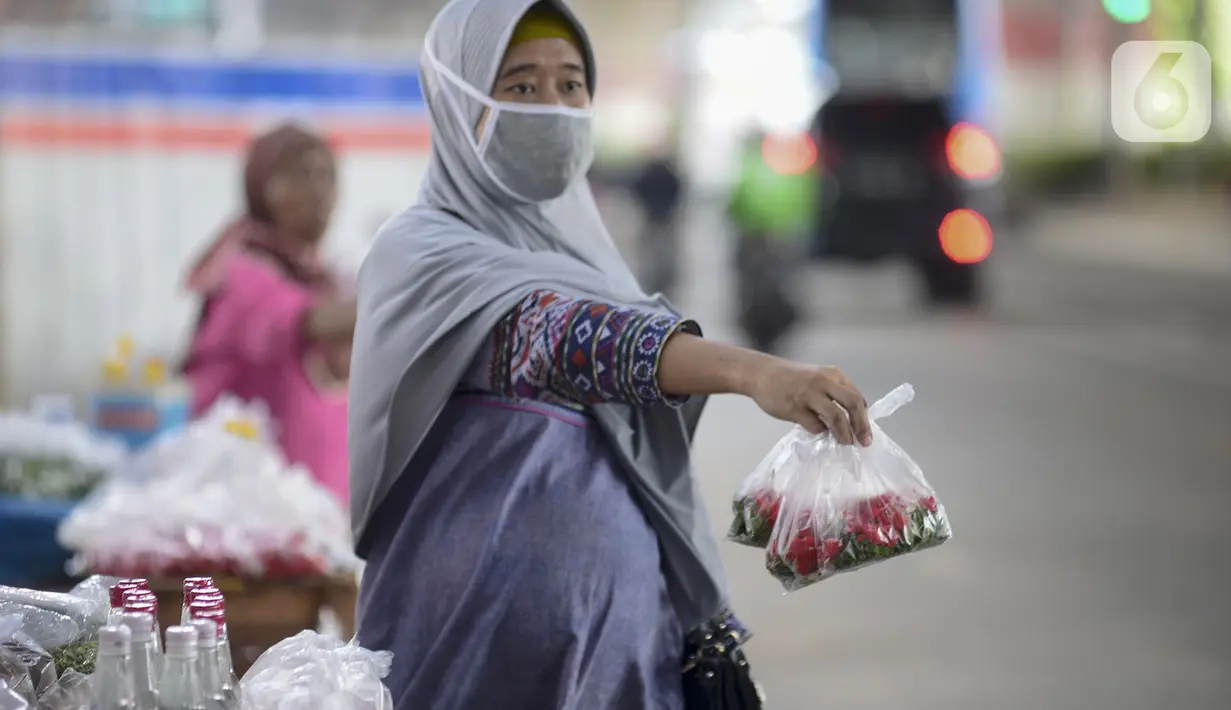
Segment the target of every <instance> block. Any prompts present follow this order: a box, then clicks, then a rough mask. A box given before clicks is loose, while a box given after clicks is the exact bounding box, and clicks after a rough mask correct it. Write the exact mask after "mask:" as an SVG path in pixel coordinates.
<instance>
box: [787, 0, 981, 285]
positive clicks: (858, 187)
mask: <svg viewBox="0 0 1231 710" xmlns="http://www.w3.org/2000/svg"><path fill="white" fill-rule="evenodd" d="M964 4H965V3H963V2H961V1H960V0H878V1H876V2H872V1H869V0H828V2H827V3H825V4H824V13H823V15H824V17H823V20H822V21H823V25H822V30H823V31H824V33H825V40H824V46H825V47H826V48H827V55H828V56H827V60H828V63H829V65H830V68H831V69H832V71H833V73H834V75H835V78H836V86H837V88H836V90H835V91H834V93H833V94H832V95H831V96H830V97H829V98H828V100H827V101H825V102H824V104H823V105H822V106H821V107H820V108H819V109H818V111H817V113H816V116H815V118H814V120H813V123H812V127H811V130H810V137H811V140H812V141H813V142H814V144H815V146H816V153H817V156H818V166H819V169H818V170H817V174H818V176H819V177H818V181H817V190H818V192H817V193H816V194H817V199H816V201H815V207H816V210H817V215H816V221H815V224H816V228H815V231H814V239H813V243H812V253H813V256H814V257H816V258H819V259H827V260H838V259H841V260H853V261H864V262H871V261H876V260H880V259H884V258H890V257H905V258H907V259H909V260H910V261H911V262H912V263H914V264H915V265H916V266H917V268H918V270H919V272H920V274H921V276H922V282H923V285H924V293H925V295H926V298H927V300H928V301H929V302H931V303H974V302H976V301H977V300H978V299H979V296H980V288H979V272H980V267H981V264H982V263H983V262H984V261H985V260H986V259H987V257H988V256H989V255H990V253H991V247H992V227H991V224H990V222H989V220H988V217H987V214H988V213H989V212H990V211H993V210H994V209H996V207H997V205H998V203H999V202H1000V200H1001V197H1000V194H999V190H1000V187H999V177H1000V172H1001V156H1000V150H999V147H998V146H997V144H996V142H995V140H994V139H993V138H992V137H991V136H990V135H989V134H988V133H987V132H986V131H985V130H984V129H983V128H981V127H979V126H977V125H975V124H974V123H972V122H969V121H965V120H962V118H961V117H960V116H958V115H957V113H958V111H957V110H956V109H955V103H956V102H955V101H954V100H953V94H954V92H955V89H954V86H955V85H956V82H955V75H956V72H957V69H958V63H959V61H960V56H961V54H960V52H959V51H958V50H959V47H958V45H959V39H960V33H961V32H962V31H964V30H963V29H962V28H963V27H964V25H962V23H960V22H959V20H960V17H959V15H960V13H961V7H962V6H963V5H964Z"/></svg>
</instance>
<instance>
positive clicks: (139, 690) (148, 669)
mask: <svg viewBox="0 0 1231 710" xmlns="http://www.w3.org/2000/svg"><path fill="white" fill-rule="evenodd" d="M120 624H122V625H123V626H125V627H127V628H128V631H129V632H130V634H131V638H132V646H131V648H132V672H133V692H134V695H133V700H134V703H133V710H158V679H159V678H160V677H161V675H162V673H161V671H162V663H161V660H162V659H161V658H160V656H159V653H158V651H157V650H156V649H155V647H154V625H155V621H154V617H152V616H150V615H149V614H146V613H144V612H140V611H126V612H124V613H123V614H121V615H120Z"/></svg>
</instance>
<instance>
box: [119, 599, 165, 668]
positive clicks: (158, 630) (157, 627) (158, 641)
mask: <svg viewBox="0 0 1231 710" xmlns="http://www.w3.org/2000/svg"><path fill="white" fill-rule="evenodd" d="M124 611H125V612H133V611H135V612H140V613H142V614H149V615H150V617H151V618H152V619H153V620H154V650H155V651H157V652H158V656H159V658H161V657H162V625H161V624H159V623H158V600H157V599H154V600H149V599H144V598H143V599H140V600H137V601H132V602H129V603H127V604H125V605H124Z"/></svg>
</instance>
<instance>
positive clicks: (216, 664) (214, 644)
mask: <svg viewBox="0 0 1231 710" xmlns="http://www.w3.org/2000/svg"><path fill="white" fill-rule="evenodd" d="M191 626H192V627H193V628H194V629H196V630H197V656H198V658H197V675H198V676H200V678H201V693H202V694H203V695H204V696H205V705H206V707H207V708H209V710H234V708H236V707H238V703H237V702H236V698H235V694H234V693H233V692H228V690H227V688H226V686H225V684H224V683H223V682H222V662H221V661H220V660H219V658H218V625H217V624H215V623H214V621H213V620H212V619H195V620H193V621H192V623H191Z"/></svg>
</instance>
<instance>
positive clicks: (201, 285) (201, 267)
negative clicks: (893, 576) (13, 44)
mask: <svg viewBox="0 0 1231 710" xmlns="http://www.w3.org/2000/svg"><path fill="white" fill-rule="evenodd" d="M312 149H321V150H325V151H329V152H331V153H332V150H331V148H330V147H329V144H328V143H327V142H326V141H325V139H324V138H322V137H320V136H319V135H317V134H315V133H313V132H311V131H309V130H307V129H305V128H301V127H299V126H296V125H294V124H289V123H288V124H283V125H281V126H279V127H277V128H275V129H273V130H272V131H269V132H268V133H265V134H263V135H261V136H259V137H257V138H256V139H255V140H253V141H252V144H251V145H250V146H249V148H248V158H247V161H246V162H245V164H244V197H245V201H246V203H247V211H246V212H245V214H244V215H243V216H242V217H240V218H239V219H237V220H235V221H234V222H232V223H231V224H230V225H229V226H227V228H226V229H224V230H223V231H222V233H221V234H220V235H219V236H218V238H217V239H215V240H214V242H213V243H212V244H211V245H210V246H209V248H207V249H206V251H205V253H204V254H202V255H201V257H200V258H198V259H197V261H196V263H195V264H194V265H193V267H192V270H191V271H190V272H189V273H188V278H187V283H186V285H187V287H188V289H189V290H190V291H192V292H194V293H197V294H200V295H202V296H205V297H208V296H209V295H210V294H212V293H213V292H214V291H215V290H216V289H217V288H218V287H219V286H221V284H222V278H223V274H224V273H225V271H226V265H227V263H228V262H229V261H230V259H231V257H232V256H234V255H235V254H236V253H237V252H241V251H250V252H256V253H259V254H261V255H263V256H266V257H270V258H272V259H273V260H274V261H276V262H277V263H278V264H279V266H281V267H282V268H283V269H284V270H285V272H286V275H287V277H288V278H291V279H293V280H295V281H297V282H299V283H302V284H303V285H305V286H308V287H310V288H312V289H314V290H321V291H325V292H331V291H333V290H334V289H335V287H336V284H335V282H334V280H333V277H332V276H331V275H330V274H329V272H328V271H327V270H326V269H325V268H324V267H323V266H322V264H321V260H320V253H319V251H318V250H317V248H316V245H314V244H305V243H304V242H303V241H302V240H299V239H297V238H295V237H294V236H292V235H288V234H285V233H282V232H279V231H278V229H277V227H276V226H275V225H274V221H273V214H272V212H271V210H270V207H269V203H268V201H267V200H266V198H265V195H266V186H267V185H268V184H269V181H270V179H272V178H273V176H274V174H275V173H276V172H277V170H278V168H280V167H281V164H282V162H283V161H284V160H285V159H286V158H287V157H288V156H290V155H295V154H298V153H301V152H303V151H307V150H312Z"/></svg>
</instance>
